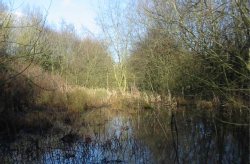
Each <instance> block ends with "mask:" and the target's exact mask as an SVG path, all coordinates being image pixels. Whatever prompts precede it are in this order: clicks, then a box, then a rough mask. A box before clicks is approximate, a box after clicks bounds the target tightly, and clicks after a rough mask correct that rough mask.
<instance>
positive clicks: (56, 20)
mask: <svg viewBox="0 0 250 164" xmlns="http://www.w3.org/2000/svg"><path fill="white" fill-rule="evenodd" d="M3 1H4V2H6V3H7V4H10V3H11V4H12V5H11V6H12V7H13V8H14V12H15V13H16V14H18V15H22V13H23V10H24V9H25V8H26V7H27V6H29V7H31V8H32V7H39V8H41V10H42V11H45V10H46V9H48V8H49V5H50V2H51V6H50V8H49V13H48V17H47V22H48V23H49V24H51V25H53V26H55V27H59V26H60V23H61V22H62V20H64V21H66V22H67V23H71V24H73V25H74V26H75V27H76V30H77V32H78V34H81V33H82V32H83V31H86V30H88V31H90V32H92V33H93V34H95V35H97V34H98V33H99V32H100V31H101V30H100V28H99V27H98V25H97V23H96V21H95V20H96V17H97V14H98V10H100V5H99V4H100V0H3Z"/></svg>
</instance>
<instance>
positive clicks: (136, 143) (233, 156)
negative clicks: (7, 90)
mask: <svg viewBox="0 0 250 164" xmlns="http://www.w3.org/2000/svg"><path fill="white" fill-rule="evenodd" d="M247 117H248V116H247ZM219 118H220V119H219ZM225 118H228V117H227V116H226V117H223V116H221V115H219V114H215V113H211V112H204V111H203V112H202V111H199V112H197V111H192V110H179V111H178V112H169V111H167V110H163V111H156V110H155V111H147V112H146V111H142V110H141V111H134V112H126V111H118V110H112V109H100V110H99V109H98V110H95V111H91V112H89V113H86V114H84V117H83V119H84V121H85V125H84V126H83V127H82V128H81V129H80V131H81V135H79V136H77V138H76V139H74V140H66V137H65V135H64V136H55V135H52V134H51V135H49V134H48V135H46V136H44V137H38V136H32V135H27V136H22V137H21V138H20V139H18V140H16V141H15V142H13V143H4V142H2V143H0V160H1V161H2V162H3V163H177V164H179V163H180V164H182V163H225V164H226V163H249V124H248V121H247V120H248V119H247V118H246V120H244V119H243V116H237V119H236V120H238V121H239V120H240V121H241V123H242V124H229V123H225V122H231V121H232V120H233V118H231V119H230V120H225ZM223 119H224V120H225V121H222V120H223ZM233 121H235V120H233ZM244 123H245V124H244ZM67 137H69V138H73V134H69V135H68V136H67Z"/></svg>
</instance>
